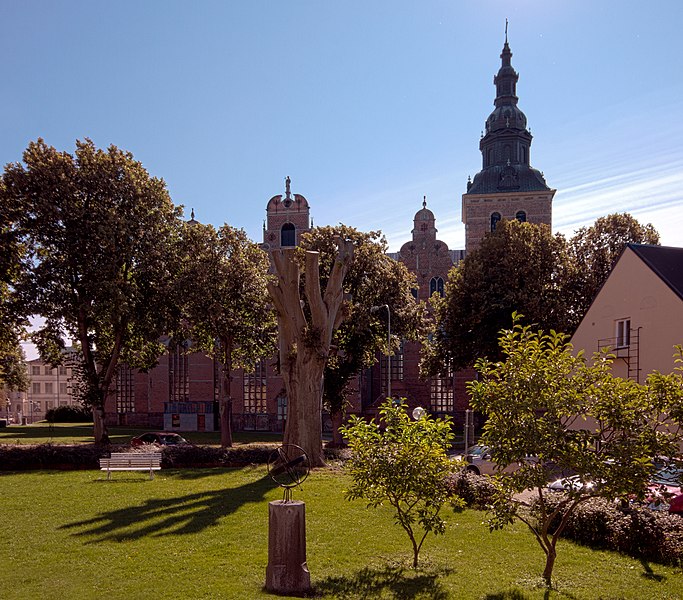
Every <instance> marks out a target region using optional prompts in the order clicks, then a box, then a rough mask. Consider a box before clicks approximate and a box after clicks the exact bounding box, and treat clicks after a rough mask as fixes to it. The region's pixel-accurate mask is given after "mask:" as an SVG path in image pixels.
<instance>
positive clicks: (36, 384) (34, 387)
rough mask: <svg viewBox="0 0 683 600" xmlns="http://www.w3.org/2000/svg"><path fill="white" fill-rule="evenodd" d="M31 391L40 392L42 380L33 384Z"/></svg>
mask: <svg viewBox="0 0 683 600" xmlns="http://www.w3.org/2000/svg"><path fill="white" fill-rule="evenodd" d="M31 392H32V393H34V394H40V382H37V383H34V384H33V385H32V386H31Z"/></svg>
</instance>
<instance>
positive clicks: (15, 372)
mask: <svg viewBox="0 0 683 600" xmlns="http://www.w3.org/2000/svg"><path fill="white" fill-rule="evenodd" d="M3 192H4V183H3V181H2V179H0V199H2V197H3ZM22 211H23V205H22V204H21V202H0V389H2V388H5V389H7V390H10V391H14V390H16V391H26V390H27V389H28V383H29V379H28V374H27V372H26V365H25V363H24V358H25V357H24V352H23V350H22V348H21V343H20V342H21V338H22V337H23V335H24V327H25V326H26V324H27V321H26V316H25V315H23V314H21V313H20V312H18V306H17V305H16V302H15V298H14V294H13V291H14V287H15V285H16V282H17V281H18V279H19V277H20V276H21V274H22V273H23V270H24V269H25V254H26V253H25V247H24V245H23V244H22V243H21V237H20V233H19V228H18V219H19V216H20V215H21V214H22Z"/></svg>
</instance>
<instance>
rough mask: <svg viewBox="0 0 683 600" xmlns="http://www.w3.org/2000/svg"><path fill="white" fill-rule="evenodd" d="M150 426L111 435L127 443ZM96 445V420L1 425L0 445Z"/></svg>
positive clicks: (267, 437) (246, 439) (240, 438)
mask: <svg viewBox="0 0 683 600" xmlns="http://www.w3.org/2000/svg"><path fill="white" fill-rule="evenodd" d="M145 431H149V429H139V428H132V427H109V437H110V439H111V441H112V443H113V444H127V443H128V442H129V441H130V439H131V438H132V437H134V436H136V435H140V434H141V433H144V432H145ZM181 435H182V436H183V437H184V438H186V439H187V440H188V441H190V442H192V443H193V444H201V445H220V443H221V437H220V432H218V431H189V432H181ZM280 440H282V434H276V433H269V432H261V431H244V432H236V433H233V441H234V442H235V444H247V443H254V442H277V441H280ZM46 442H50V443H52V444H92V443H93V442H94V438H93V428H92V423H55V424H54V425H50V424H49V423H47V422H46V421H41V422H39V423H35V424H33V425H10V426H9V427H0V444H44V443H46Z"/></svg>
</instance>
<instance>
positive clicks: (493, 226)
mask: <svg viewBox="0 0 683 600" xmlns="http://www.w3.org/2000/svg"><path fill="white" fill-rule="evenodd" d="M500 219H501V217H500V213H498V212H494V213H493V214H492V215H491V231H495V230H496V225H498V222H499V221H500Z"/></svg>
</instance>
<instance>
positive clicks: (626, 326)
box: [616, 319, 631, 348]
mask: <svg viewBox="0 0 683 600" xmlns="http://www.w3.org/2000/svg"><path fill="white" fill-rule="evenodd" d="M616 329H617V335H616V338H617V348H627V347H628V346H630V345H631V319H620V320H619V321H617V322H616Z"/></svg>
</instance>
